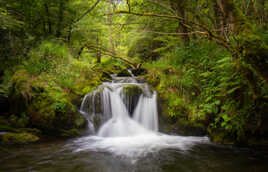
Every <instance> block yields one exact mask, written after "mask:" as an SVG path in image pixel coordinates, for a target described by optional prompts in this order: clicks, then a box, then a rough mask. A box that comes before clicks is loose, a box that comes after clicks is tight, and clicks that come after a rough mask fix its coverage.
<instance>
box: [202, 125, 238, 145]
mask: <svg viewBox="0 0 268 172" xmlns="http://www.w3.org/2000/svg"><path fill="white" fill-rule="evenodd" d="M207 131H208V133H209V137H210V140H211V141H212V142H214V143H219V144H234V143H236V142H237V141H236V140H235V138H233V137H231V136H230V134H229V133H227V132H226V131H224V130H222V129H212V128H210V127H209V128H208V129H207Z"/></svg>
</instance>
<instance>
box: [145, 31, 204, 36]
mask: <svg viewBox="0 0 268 172" xmlns="http://www.w3.org/2000/svg"><path fill="white" fill-rule="evenodd" d="M142 32H149V33H156V34H159V35H192V34H205V35H207V34H208V33H207V32H201V31H194V32H187V33H168V32H156V31H142Z"/></svg>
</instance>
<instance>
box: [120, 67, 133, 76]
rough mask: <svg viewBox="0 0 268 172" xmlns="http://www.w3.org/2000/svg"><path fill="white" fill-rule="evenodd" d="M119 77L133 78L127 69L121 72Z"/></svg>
mask: <svg viewBox="0 0 268 172" xmlns="http://www.w3.org/2000/svg"><path fill="white" fill-rule="evenodd" d="M117 76H118V77H131V74H130V73H129V72H128V70H127V69H123V70H121V71H120V72H119V73H118V74H117Z"/></svg>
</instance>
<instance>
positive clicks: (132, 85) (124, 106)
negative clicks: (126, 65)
mask: <svg viewBox="0 0 268 172" xmlns="http://www.w3.org/2000/svg"><path fill="white" fill-rule="evenodd" d="M138 82H140V81H137V80H136V79H135V78H134V77H131V78H124V77H114V80H113V82H111V83H104V84H102V85H101V86H99V87H98V89H96V90H95V91H93V92H92V93H89V94H87V95H86V96H85V97H84V100H83V102H82V104H81V108H80V112H81V114H83V115H85V116H86V118H87V119H88V123H89V129H90V132H91V133H95V134H97V135H98V136H102V137H116V136H132V135H138V134H144V133H146V132H150V131H158V114H157V101H156V99H157V94H156V92H153V93H152V91H150V89H149V86H148V85H147V84H146V83H138ZM136 90H138V91H139V90H141V92H138V93H135V92H134V93H133V91H136ZM128 91H129V92H132V94H134V95H129V93H128ZM135 97H136V98H135ZM135 99H137V100H136V102H135ZM132 113H133V115H132Z"/></svg>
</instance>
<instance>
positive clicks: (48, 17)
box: [44, 1, 52, 35]
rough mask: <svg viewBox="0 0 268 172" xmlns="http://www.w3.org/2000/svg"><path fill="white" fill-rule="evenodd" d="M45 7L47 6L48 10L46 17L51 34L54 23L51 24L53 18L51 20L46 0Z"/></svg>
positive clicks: (46, 9)
mask: <svg viewBox="0 0 268 172" xmlns="http://www.w3.org/2000/svg"><path fill="white" fill-rule="evenodd" d="M44 7H45V11H46V16H47V17H46V18H47V24H48V34H49V35H51V34H52V24H51V20H50V12H49V8H48V4H47V3H46V2H45V1H44Z"/></svg>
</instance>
